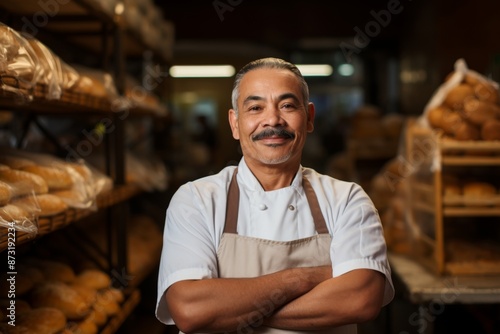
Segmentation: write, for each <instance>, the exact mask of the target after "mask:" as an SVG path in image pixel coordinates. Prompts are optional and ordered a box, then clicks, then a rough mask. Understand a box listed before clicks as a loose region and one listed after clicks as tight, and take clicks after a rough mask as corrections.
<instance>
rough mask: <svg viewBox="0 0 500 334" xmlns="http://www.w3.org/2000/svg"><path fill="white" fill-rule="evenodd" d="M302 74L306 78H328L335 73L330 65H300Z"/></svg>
mask: <svg viewBox="0 0 500 334" xmlns="http://www.w3.org/2000/svg"><path fill="white" fill-rule="evenodd" d="M295 66H297V67H298V69H299V70H300V73H302V75H303V76H305V77H327V76H329V75H331V74H332V73H333V67H332V66H330V65H328V64H308V65H298V64H296V65H295Z"/></svg>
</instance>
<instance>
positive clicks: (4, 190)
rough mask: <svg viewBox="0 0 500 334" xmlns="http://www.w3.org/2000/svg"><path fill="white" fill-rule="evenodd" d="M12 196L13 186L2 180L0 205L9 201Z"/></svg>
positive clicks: (0, 182) (0, 184)
mask: <svg viewBox="0 0 500 334" xmlns="http://www.w3.org/2000/svg"><path fill="white" fill-rule="evenodd" d="M11 198H12V188H11V186H9V185H8V184H7V183H5V182H2V181H0V206H4V205H5V204H7V203H9V201H10V199H11Z"/></svg>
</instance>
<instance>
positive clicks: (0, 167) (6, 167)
mask: <svg viewBox="0 0 500 334" xmlns="http://www.w3.org/2000/svg"><path fill="white" fill-rule="evenodd" d="M6 169H10V167H9V166H7V165H4V164H1V163H0V171H2V170H6Z"/></svg>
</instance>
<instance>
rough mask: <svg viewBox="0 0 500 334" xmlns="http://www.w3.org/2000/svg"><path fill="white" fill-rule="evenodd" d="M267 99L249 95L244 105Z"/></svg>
mask: <svg viewBox="0 0 500 334" xmlns="http://www.w3.org/2000/svg"><path fill="white" fill-rule="evenodd" d="M264 100H265V99H264V98H263V97H262V96H258V95H249V96H247V98H246V99H245V100H244V101H243V105H245V104H247V103H248V102H251V101H264Z"/></svg>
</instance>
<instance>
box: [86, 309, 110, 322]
mask: <svg viewBox="0 0 500 334" xmlns="http://www.w3.org/2000/svg"><path fill="white" fill-rule="evenodd" d="M87 319H88V320H90V321H92V322H93V323H94V324H96V325H97V327H101V326H102V325H104V324H105V323H106V321H108V315H107V314H106V312H105V311H104V310H103V309H102V308H96V307H95V305H93V306H92V311H90V314H89V315H88V316H87Z"/></svg>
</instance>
